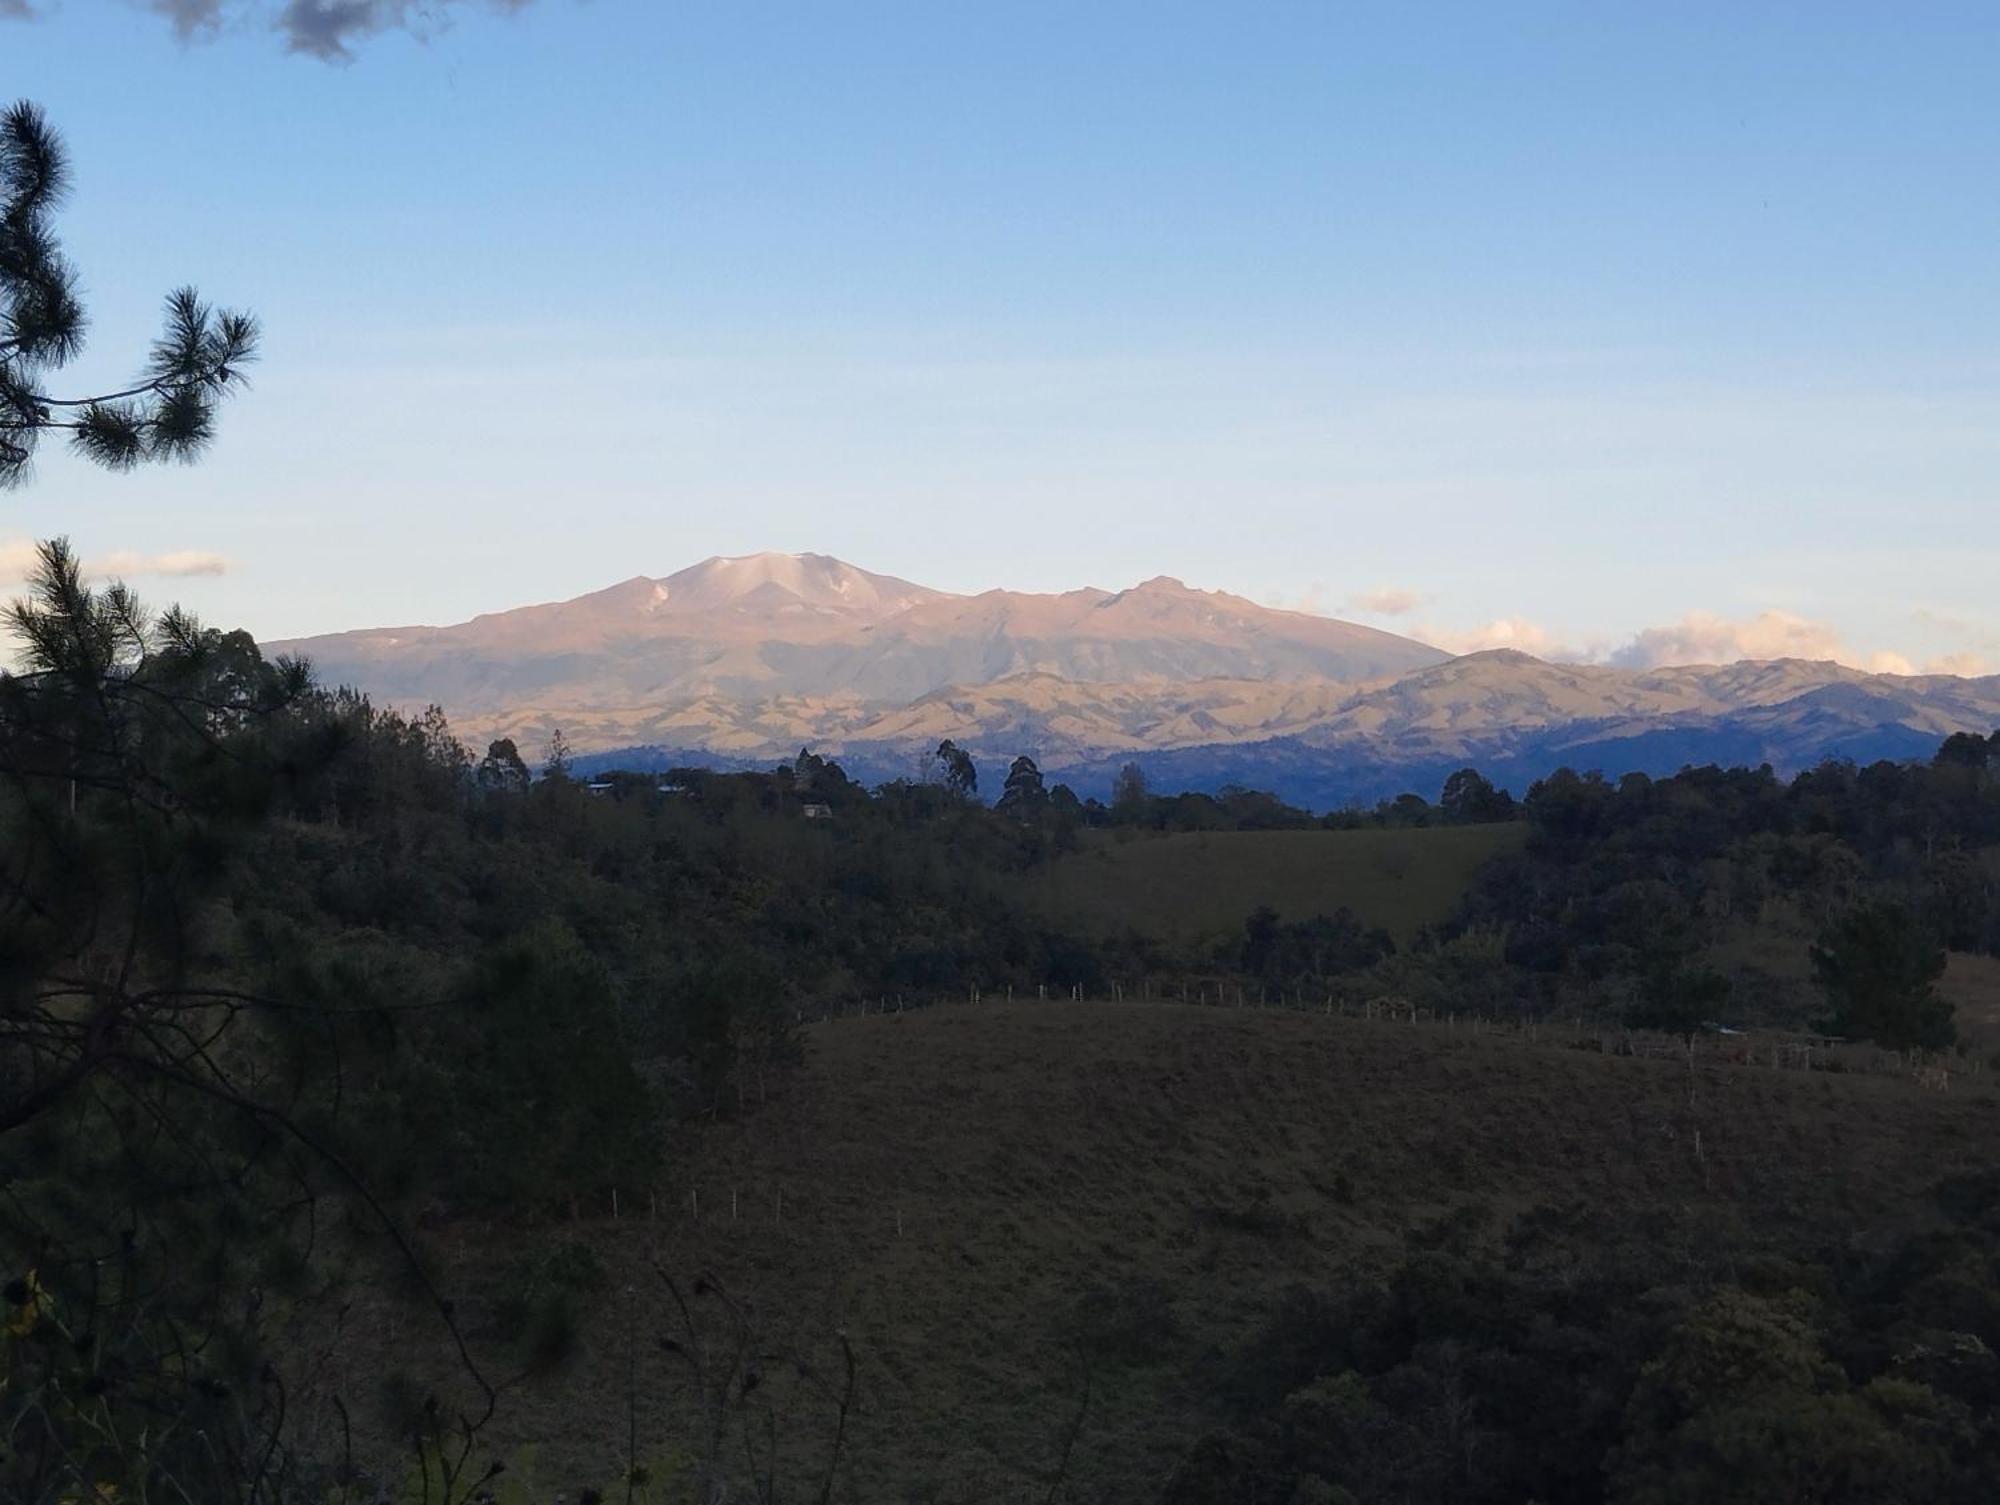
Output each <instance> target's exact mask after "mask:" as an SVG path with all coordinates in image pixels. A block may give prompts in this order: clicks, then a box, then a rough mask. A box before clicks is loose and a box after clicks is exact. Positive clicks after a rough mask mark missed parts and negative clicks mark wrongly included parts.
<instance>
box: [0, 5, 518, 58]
mask: <svg viewBox="0 0 2000 1505" xmlns="http://www.w3.org/2000/svg"><path fill="white" fill-rule="evenodd" d="M0 3H4V0H0ZM190 3H192V0H190ZM465 3H468V0H286V3H285V7H284V9H283V10H281V11H280V12H279V13H278V31H279V33H280V34H281V35H282V36H283V37H284V39H285V50H286V51H288V52H302V53H304V54H305V55H306V56H308V57H316V58H318V59H320V60H321V61H322V62H328V63H351V62H353V61H354V44H355V43H356V42H359V41H363V40H365V39H367V38H368V37H372V36H376V35H378V34H379V33H381V32H385V31H393V30H402V31H409V32H414V33H416V34H417V35H418V36H423V35H425V34H427V33H429V32H432V31H435V30H436V29H437V28H439V27H440V26H443V25H445V24H446V23H447V22H448V21H449V20H450V13H451V12H452V11H453V10H455V9H458V8H459V7H460V6H461V5H463V4H465ZM533 3H534V0H483V4H484V5H485V8H486V9H488V10H496V11H502V12H506V13H509V14H511V13H512V12H514V11H518V10H525V9H526V8H527V7H528V6H529V5H531V4H533Z"/></svg>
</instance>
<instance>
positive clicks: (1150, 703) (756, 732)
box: [265, 554, 2000, 806]
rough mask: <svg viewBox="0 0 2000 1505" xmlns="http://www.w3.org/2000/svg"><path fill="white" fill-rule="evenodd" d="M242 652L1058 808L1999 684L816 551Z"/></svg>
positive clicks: (1808, 743)
mask: <svg viewBox="0 0 2000 1505" xmlns="http://www.w3.org/2000/svg"><path fill="white" fill-rule="evenodd" d="M265 646H266V648H267V651H270V652H290V653H301V654H305V655H307V656H309V657H310V658H311V659H312V660H313V661H314V663H315V665H316V666H317V667H318V670H319V672H320V675H321V678H322V679H323V680H325V681H327V682H331V683H343V684H352V685H355V686H357V687H359V688H361V689H364V690H366V691H368V692H369V693H370V694H371V695H372V696H373V697H375V698H376V699H377V700H381V701H386V702H388V703H391V704H396V705H401V706H405V707H420V706H423V705H426V704H429V703H432V702H436V703H437V704H440V705H442V706H443V707H444V708H445V710H446V711H447V712H448V713H449V714H450V717H451V720H452V723H453V725H454V727H456V728H457V730H458V731H459V733H460V735H462V736H464V737H466V738H467V739H468V740H471V741H474V742H477V743H479V744H481V745H483V744H484V743H485V742H486V741H487V740H489V739H491V738H493V737H500V736H508V737H512V738H514V739H515V741H516V742H518V743H519V744H520V745H521V747H522V750H523V752H524V754H526V755H528V756H530V757H531V758H533V757H534V756H535V755H536V754H538V752H539V750H540V749H541V747H542V746H543V745H544V744H545V742H546V741H547V738H548V735H549V733H550V732H551V731H553V730H554V729H555V728H558V727H560V728H561V729H562V730H563V732H564V734H565V736H566V737H567V738H568V739H569V741H570V743H571V744H572V746H573V747H575V748H576V749H578V751H579V752H581V753H583V754H585V755H586V756H587V757H588V758H589V761H591V762H594V763H599V764H603V763H619V764H627V765H635V766H645V765H648V764H653V765H667V764H672V763H678V762H687V761H695V760H700V761H716V762H721V763H723V764H725V765H726V764H730V763H735V762H744V763H763V762H768V761H770V760H772V759H774V758H778V757H785V756H789V755H791V754H793V753H796V752H797V751H798V749H799V748H800V747H801V746H806V745H810V746H812V747H813V748H814V749H815V750H816V751H819V752H822V753H828V754H833V755H837V756H838V757H840V758H841V760H842V762H843V763H844V764H845V765H847V766H848V768H849V770H850V772H853V773H855V774H857V775H858V776H861V777H864V778H869V779H876V778H887V777H894V776H897V775H901V774H907V773H910V772H911V771H912V770H913V769H914V768H915V767H916V766H917V764H918V760H919V758H920V755H921V754H922V753H923V752H924V751H926V750H927V749H929V748H933V747H935V746H936V745H937V743H938V741H939V740H940V739H942V738H945V737H950V738H952V739H954V740H956V741H957V742H959V743H960V744H961V745H964V746H966V747H967V748H969V749H971V750H972V751H973V753H974V755H975V756H976V757H978V758H979V759H980V760H981V762H982V764H989V763H998V762H1000V761H1002V760H1005V759H1009V758H1012V757H1013V756H1014V755H1015V754H1016V753H1020V752H1027V753H1030V754H1032V755H1033V756H1034V757H1036V758H1037V760H1038V761H1040V762H1041V763H1042V765H1043V767H1044V768H1045V769H1047V770H1049V771H1050V772H1052V773H1059V774H1061V775H1062V776H1063V777H1065V778H1067V779H1069V780H1070V781H1071V782H1073V783H1075V784H1076V785H1077V787H1078V788H1079V789H1080V790H1083V791H1084V792H1097V791H1100V790H1101V789H1102V788H1103V787H1106V786H1108V784H1109V781H1110V777H1111V775H1112V773H1113V772H1114V771H1115V769H1116V768H1117V767H1118V766H1119V765H1120V764H1122V763H1124V762H1126V761H1127V760H1130V759H1136V760H1137V761H1139V762H1140V763H1141V764H1142V765H1143V766H1144V767H1146V769H1147V770H1148V772H1149V774H1150V775H1151V776H1152V777H1153V778H1154V780H1155V782H1156V783H1157V784H1159V785H1161V786H1163V787H1187V788H1213V787H1218V786H1219V785H1221V784H1224V783H1230V782H1238V783H1245V784H1254V785H1257V786H1260V787H1264V788H1272V789H1276V790H1278V791H1279V792H1280V793H1283V794H1285V795H1286V796H1287V797H1288V798H1291V799H1294V800H1301V801H1304V802H1307V803H1310V804H1313V805H1315V806H1324V805H1336V804H1342V803H1345V802H1347V801H1349V800H1354V799H1374V798H1378V797H1381V796H1383V795H1385V794H1392V793H1395V792H1398V791H1400V790H1403V789H1410V788H1414V789H1418V790H1421V791H1423V792H1425V793H1434V792H1435V787H1434V786H1435V785H1436V784H1437V783H1438V782H1439V781H1441V780H1442V778H1443V777H1444V775H1445V774H1447V773H1449V772H1450V771H1451V770H1452V769H1453V768H1457V767H1460V766H1463V765H1464V764H1466V763H1475V764H1477V765H1478V766H1479V767H1480V768H1482V769H1483V770H1485V771H1486V772H1487V773H1488V774H1489V776H1492V777H1494V778H1496V779H1497V780H1500V781H1503V782H1506V783H1508V784H1510V785H1513V786H1515V787H1520V786H1523V785H1525V783H1526V782H1528V781H1530V780H1532V779H1533V778H1536V777H1539V776H1540V775H1541V774H1543V773H1546V772H1547V771H1548V770H1549V769H1551V768H1553V767H1556V766H1558V765H1559V764H1563V763H1568V764H1570V765H1572V766H1575V767H1580V768H1588V767H1601V768H1603V769H1605V770H1606V771H1607V772H1609V773H1614V774H1615V773H1622V772H1626V771H1629V770H1632V769H1639V770H1642V771H1646V772H1653V773H1663V772H1672V771H1673V770H1674V769H1677V768H1679V767H1681V766H1683V765H1685V764H1687V763H1690V762H1694V763H1705V762H1711V761H1713V762H1724V763H1748V764H1752V765H1754V764H1757V763H1762V762H1769V763H1771V764H1773V765H1774V766H1776V767H1778V768H1779V769H1780V770H1781V771H1791V770H1794V769H1798V768H1801V767H1806V766H1810V765H1811V764H1813V763H1816V762H1819V761H1820V760H1822V759H1824V758H1826V757H1850V758H1854V759H1857V760H1862V761H1868V760H1873V759H1875V758H1878V757H1890V758H1897V757H1907V756H1915V755H1920V754H1923V753H1927V752H1928V751H1929V750H1930V749H1931V748H1933V747H1935V745H1936V744H1937V742H1938V741H1939V740H1940V739H1941V738H1942V737H1944V736H1946V735H1948V734H1949V733H1951V732H1953V731H1958V730H1977V731H1989V730H1992V729H1993V728H1994V727H1995V726H1996V725H2000V675H1996V676H1992V677H1988V678H1984V679H1961V678H1955V677H1952V676H1949V675H1925V676H1899V675H1879V674H1865V673H1862V672H1861V671H1859V670H1854V669H1849V668H1845V667H1843V666H1841V665H1838V664H1834V663H1828V662H1808V661H1804V660H1797V659H1781V660H1775V661H1770V662H1746V663H1738V664H1727V665H1693V666H1688V667H1682V668H1667V669H1649V670H1621V669H1612V668H1606V667H1601V666H1593V665H1577V664H1554V663H1545V662H1543V661H1541V660H1538V659H1535V658H1531V657H1529V656H1528V655H1526V654H1522V653H1515V652H1511V651H1496V652H1488V653H1475V654H1469V655H1465V656H1463V657H1457V658H1454V657H1451V656H1450V655H1448V654H1445V653H1443V652H1441V651H1440V650H1438V649H1436V648H1433V647H1431V646H1430V645H1428V644H1425V643H1420V642H1417V641H1415V640H1414V639H1411V638H1405V637H1398V636H1396V635H1395V634H1392V633H1387V632H1380V631H1377V630H1375V629H1373V628H1369V627H1363V626H1359V625H1356V624H1354V623H1350V622H1341V621H1335V620H1333V619H1331V618H1327V617H1320V616H1314V615H1310V614H1307V613H1303V612H1293V611H1281V610H1276V609H1273V608H1270V607H1264V606H1259V605H1257V604H1256V603H1254V602H1251V601H1248V600H1245V599H1243V598H1241V597H1238V596H1231V595H1227V594H1225V593H1222V592H1219V591H1200V590H1193V589H1190V588H1189V587H1187V586H1185V585H1183V584H1181V583H1180V582H1179V581H1177V580H1172V579H1167V578H1164V577H1162V578H1160V579H1155V580H1149V581H1146V582H1145V583H1143V584H1141V585H1136V586H1133V587H1132V588H1130V589H1128V590H1122V591H1107V590H1097V589H1086V590H1076V591H1067V592H1063V593H1061V594H1055V595H1037V594H1030V593H1025V592H1019V591H1002V590H995V591H987V592H984V593H982V594H979V595H971V596H967V595H956V594H953V593H951V592H948V591H939V590H932V589H929V588H927V587H925V586H921V585H915V584H912V583H911V582H909V581H907V580H898V579H896V578H894V577H892V576H887V575H876V574H871V573H870V572H868V571H866V570H862V569H858V568H856V567H855V566H853V565H850V564H846V563H843V562H842V561H840V560H838V559H832V558H828V557H827V556H825V555H820V554H755V555H750V556H746V557H742V558H733V559H723V558H718V559H710V560H706V561H704V562H703V563H701V564H697V565H694V566H692V567H691V568H689V569H685V570H681V571H679V572H678V573H675V574H672V575H668V576H666V577H664V578H661V579H653V578H649V577H645V576H640V577H636V578H634V579H631V580H627V581H625V582H624V583H622V584H619V585H614V586H612V587H611V588H609V589H608V590H602V591H596V592H593V593H591V594H590V595H586V596H579V597H577V598H576V599H574V600H571V601H562V602H555V603H551V604H547V605H539V606H526V607H521V608H518V609H516V610H513V611H506V612H499V613H495V614H492V615H489V616H482V617H476V618H474V619H473V620H472V621H469V622H463V623H459V624H457V625H454V626H447V627H390V628H372V629H366V630H362V631H356V632H345V633H338V634H334V635H331V636H326V637H317V638H306V639H300V640H295V641H290V642H273V643H269V644H266V645H265ZM614 755H615V756H614ZM995 782H996V783H997V779H996V780H995Z"/></svg>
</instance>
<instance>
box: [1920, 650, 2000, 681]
mask: <svg viewBox="0 0 2000 1505" xmlns="http://www.w3.org/2000/svg"><path fill="white" fill-rule="evenodd" d="M1992 668H1993V666H1992V665H1991V664H1989V663H1987V662H1986V660H1985V659H1983V658H1981V657H1980V656H1979V655H1978V654H1976V653H1941V654H1939V655H1938V656H1937V657H1936V658H1934V659H1930V660H1928V661H1927V662H1926V663H1925V664H1924V673H1926V674H1962V675H1965V676H1966V677H1967V678H1976V677H1977V676H1979V675H1982V674H1989V673H1991V672H1992Z"/></svg>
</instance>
